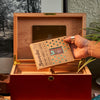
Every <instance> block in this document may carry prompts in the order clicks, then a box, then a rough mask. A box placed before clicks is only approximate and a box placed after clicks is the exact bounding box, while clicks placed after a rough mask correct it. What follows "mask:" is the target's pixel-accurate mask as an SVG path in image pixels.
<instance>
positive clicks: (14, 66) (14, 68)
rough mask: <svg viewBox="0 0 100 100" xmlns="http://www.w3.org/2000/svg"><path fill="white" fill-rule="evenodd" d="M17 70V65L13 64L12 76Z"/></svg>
mask: <svg viewBox="0 0 100 100" xmlns="http://www.w3.org/2000/svg"><path fill="white" fill-rule="evenodd" d="M15 70H16V65H14V64H13V66H12V69H11V72H10V75H13V74H14V72H15Z"/></svg>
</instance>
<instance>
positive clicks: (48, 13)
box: [44, 13, 56, 15]
mask: <svg viewBox="0 0 100 100" xmlns="http://www.w3.org/2000/svg"><path fill="white" fill-rule="evenodd" d="M44 15H56V13H44Z"/></svg>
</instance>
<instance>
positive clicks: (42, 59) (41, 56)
mask: <svg viewBox="0 0 100 100" xmlns="http://www.w3.org/2000/svg"><path fill="white" fill-rule="evenodd" d="M64 38H66V36H62V37H58V38H53V39H49V40H45V41H41V42H35V43H32V44H30V48H31V51H32V55H33V57H34V59H35V62H36V67H37V69H42V68H47V67H52V66H55V65H59V64H64V63H67V62H72V61H74V57H73V54H72V51H71V48H70V46H69V44H68V43H66V42H65V41H64Z"/></svg>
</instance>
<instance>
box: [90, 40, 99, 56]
mask: <svg viewBox="0 0 100 100" xmlns="http://www.w3.org/2000/svg"><path fill="white" fill-rule="evenodd" d="M88 53H89V54H90V56H92V57H96V58H100V42H96V41H90V42H89V44H88Z"/></svg>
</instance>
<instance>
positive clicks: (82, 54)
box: [64, 35, 90, 58]
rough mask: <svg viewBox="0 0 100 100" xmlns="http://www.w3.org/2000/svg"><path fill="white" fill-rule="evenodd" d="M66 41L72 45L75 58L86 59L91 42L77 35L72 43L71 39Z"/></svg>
mask: <svg viewBox="0 0 100 100" xmlns="http://www.w3.org/2000/svg"><path fill="white" fill-rule="evenodd" d="M64 41H66V42H68V43H70V44H71V48H72V52H73V55H74V57H75V58H86V57H88V56H90V55H89V53H88V44H89V42H90V41H89V40H87V39H85V38H83V37H81V36H80V35H75V39H74V40H73V41H72V39H71V37H68V38H66V39H64Z"/></svg>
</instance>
